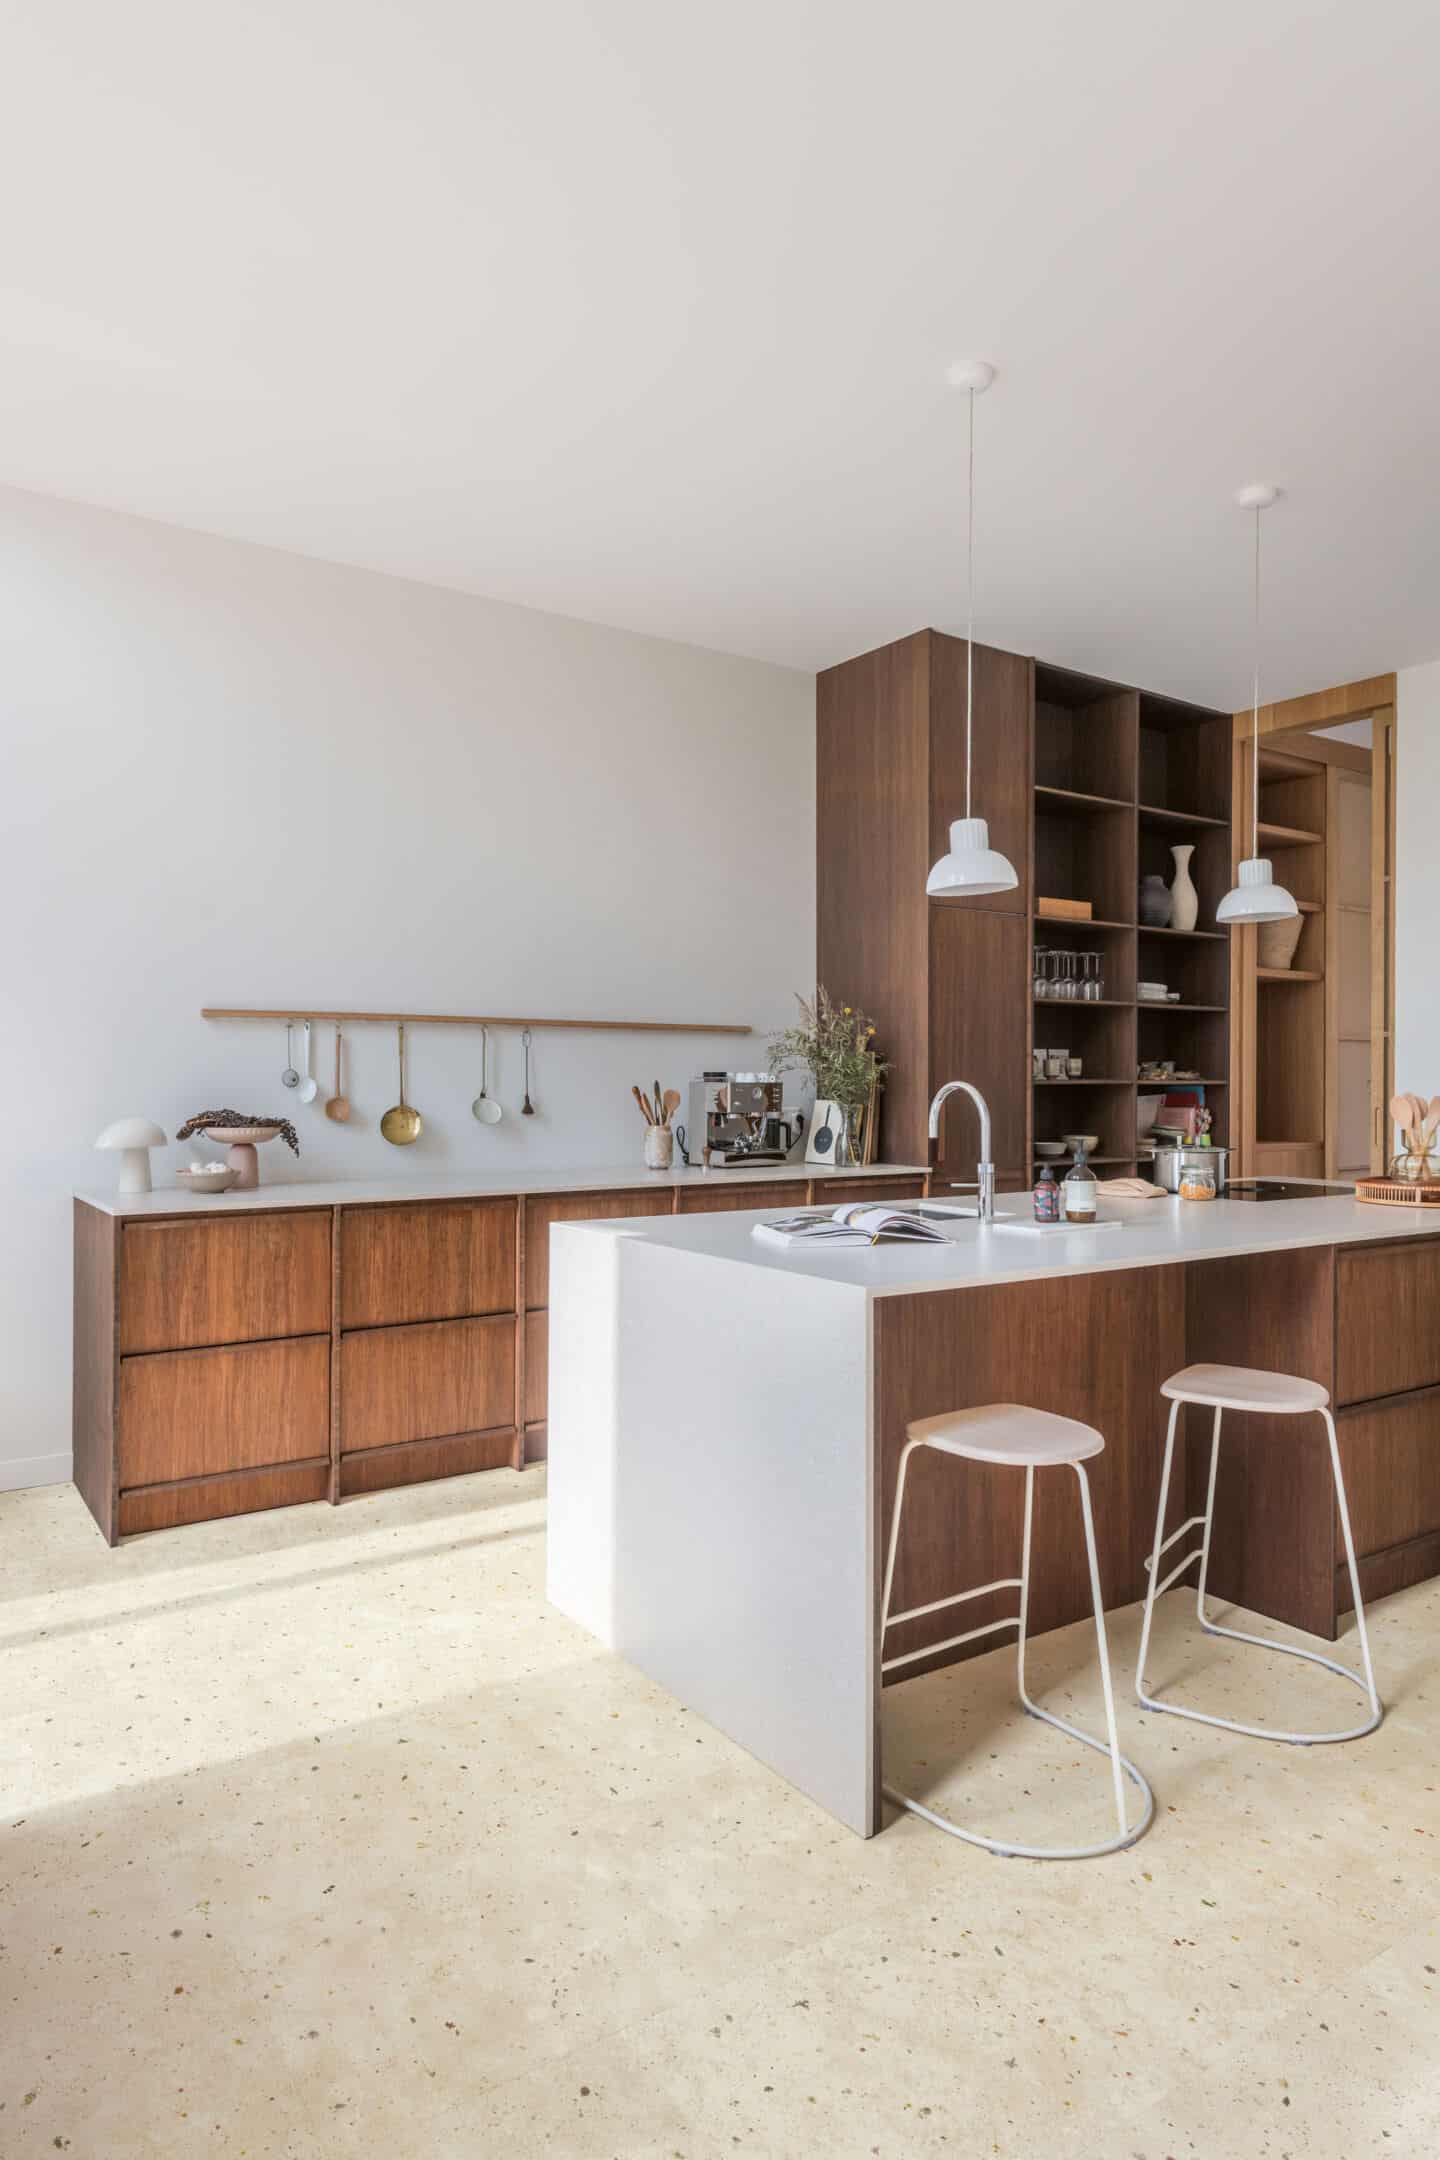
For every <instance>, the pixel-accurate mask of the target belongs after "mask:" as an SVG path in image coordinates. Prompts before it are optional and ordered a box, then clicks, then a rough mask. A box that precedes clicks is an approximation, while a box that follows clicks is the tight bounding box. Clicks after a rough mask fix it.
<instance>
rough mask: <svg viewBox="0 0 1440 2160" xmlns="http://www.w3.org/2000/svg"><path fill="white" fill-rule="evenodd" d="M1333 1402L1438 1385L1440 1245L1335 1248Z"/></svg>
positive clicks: (1408, 1244)
mask: <svg viewBox="0 0 1440 2160" xmlns="http://www.w3.org/2000/svg"><path fill="white" fill-rule="evenodd" d="M1335 1259H1336V1301H1335V1400H1336V1401H1337V1402H1341V1403H1347V1402H1368V1401H1369V1400H1370V1399H1371V1397H1372V1396H1376V1395H1398V1394H1400V1393H1401V1392H1402V1391H1403V1390H1405V1389H1407V1388H1422V1387H1434V1386H1436V1385H1437V1383H1440V1326H1437V1324H1436V1314H1437V1312H1440V1243H1432V1242H1431V1241H1430V1240H1429V1239H1428V1238H1427V1239H1426V1240H1425V1242H1424V1243H1423V1244H1419V1243H1416V1244H1411V1243H1409V1242H1407V1243H1405V1244H1403V1245H1384V1246H1372V1247H1370V1248H1369V1250H1368V1251H1365V1252H1344V1251H1341V1252H1338V1253H1337V1254H1336V1256H1335Z"/></svg>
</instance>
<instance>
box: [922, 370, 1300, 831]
mask: <svg viewBox="0 0 1440 2160" xmlns="http://www.w3.org/2000/svg"><path fill="white" fill-rule="evenodd" d="M1255 538H1256V545H1257V547H1258V545H1259V538H1260V533H1259V526H1258V524H1257V526H1256V533H1255ZM1257 575H1258V573H1257ZM965 584H966V605H967V609H968V612H967V614H966V618H965V815H966V817H967V818H968V817H969V815H970V765H971V757H972V744H973V740H974V733H975V728H974V714H975V392H974V390H973V389H972V390H971V392H970V457H969V467H968V472H967V477H966V484H965ZM1257 695H1258V692H1257Z"/></svg>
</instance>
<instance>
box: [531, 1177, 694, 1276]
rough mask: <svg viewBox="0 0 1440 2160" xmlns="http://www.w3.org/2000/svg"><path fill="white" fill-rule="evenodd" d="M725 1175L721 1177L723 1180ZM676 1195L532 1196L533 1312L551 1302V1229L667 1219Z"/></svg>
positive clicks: (601, 1194) (647, 1193) (657, 1193)
mask: <svg viewBox="0 0 1440 2160" xmlns="http://www.w3.org/2000/svg"><path fill="white" fill-rule="evenodd" d="M724 1174H725V1173H724V1172H723V1171H721V1172H720V1173H719V1175H720V1176H722V1177H723V1176H724ZM672 1206H673V1193H672V1192H671V1191H669V1190H667V1191H665V1192H646V1191H645V1190H644V1189H643V1188H642V1189H641V1190H640V1191H638V1192H587V1193H546V1194H544V1195H543V1196H542V1195H538V1194H537V1195H532V1196H530V1197H528V1198H527V1199H526V1201H525V1304H526V1307H527V1308H528V1309H531V1310H533V1309H534V1308H536V1307H537V1306H541V1305H548V1304H549V1302H550V1225H551V1224H552V1223H557V1222H613V1221H615V1220H617V1219H618V1218H619V1217H621V1216H625V1215H668V1214H670V1212H671V1209H672Z"/></svg>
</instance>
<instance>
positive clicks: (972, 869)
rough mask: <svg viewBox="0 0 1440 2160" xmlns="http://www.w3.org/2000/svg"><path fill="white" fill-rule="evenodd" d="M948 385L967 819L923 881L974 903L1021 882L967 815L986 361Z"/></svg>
mask: <svg viewBox="0 0 1440 2160" xmlns="http://www.w3.org/2000/svg"><path fill="white" fill-rule="evenodd" d="M948 380H949V382H950V383H951V385H952V387H953V388H955V389H956V390H964V391H966V392H967V393H968V394H969V399H970V460H969V473H968V486H967V489H966V520H965V547H966V588H967V599H968V620H967V623H966V629H965V815H964V817H963V818H956V819H955V821H954V823H953V824H952V825H951V827H950V852H949V854H948V855H942V856H941V857H940V860H939V862H937V863H936V865H935V867H934V869H933V870H932V871H931V872H930V875H929V877H928V878H926V880H925V891H926V894H927V895H928V897H929V898H930V899H932V900H945V899H955V900H976V899H978V898H979V897H980V895H981V894H982V893H995V892H1013V891H1014V889H1015V887H1016V886H1017V885H1018V884H1019V882H1020V880H1019V878H1017V877H1016V875H1015V868H1014V865H1013V864H1012V863H1011V862H1010V861H1009V860H1008V859H1007V858H1006V857H1005V856H1004V855H1002V854H1000V853H999V851H998V850H997V849H995V848H992V847H991V845H990V828H989V826H988V825H987V824H986V822H985V820H984V818H982V817H972V816H971V815H970V810H971V802H970V765H971V753H972V748H973V740H974V717H975V400H976V398H977V397H978V396H979V395H980V394H981V392H982V391H985V390H988V389H989V387H990V385H991V383H992V382H993V381H994V380H995V370H994V368H993V367H991V365H990V363H989V361H988V360H966V361H961V362H959V363H958V364H957V365H956V366H955V367H952V368H951V369H950V370H949V374H948Z"/></svg>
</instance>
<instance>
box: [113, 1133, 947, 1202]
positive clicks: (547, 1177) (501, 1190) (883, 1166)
mask: <svg viewBox="0 0 1440 2160" xmlns="http://www.w3.org/2000/svg"><path fill="white" fill-rule="evenodd" d="M281 1145H282V1143H281V1142H279V1141H273V1142H271V1143H269V1144H268V1151H269V1152H271V1153H273V1152H274V1151H275V1150H277V1149H279V1148H280V1147H281ZM216 1152H217V1154H218V1153H219V1149H218V1148H217V1150H216ZM265 1168H266V1158H265V1152H262V1154H261V1158H260V1183H259V1185H258V1186H257V1187H256V1188H255V1190H254V1191H253V1192H226V1193H193V1192H189V1191H186V1190H183V1189H182V1188H181V1187H180V1186H178V1185H174V1184H170V1185H163V1186H157V1187H156V1189H155V1190H154V1192H148V1193H121V1192H116V1191H114V1190H113V1188H112V1189H110V1190H108V1191H99V1192H97V1191H95V1190H93V1189H92V1190H87V1191H84V1192H77V1193H76V1194H75V1198H76V1199H77V1200H83V1201H84V1203H85V1205H86V1206H87V1207H93V1208H98V1209H99V1211H100V1213H101V1214H102V1215H114V1216H117V1217H120V1218H122V1219H123V1220H125V1221H129V1220H131V1219H132V1218H134V1219H138V1220H143V1219H144V1217H145V1216H147V1215H178V1214H185V1215H232V1214H237V1213H253V1212H254V1211H255V1210H256V1209H263V1210H265V1211H266V1212H270V1211H272V1210H274V1209H276V1208H317V1207H323V1208H335V1207H368V1206H372V1205H374V1204H375V1203H377V1202H384V1201H402V1202H403V1201H415V1200H489V1199H508V1198H511V1197H512V1196H515V1195H518V1194H522V1193H523V1194H532V1193H572V1192H624V1191H626V1190H633V1191H635V1192H674V1191H676V1190H682V1191H684V1190H691V1189H694V1188H696V1187H704V1186H718V1187H724V1186H729V1185H755V1186H765V1185H795V1184H801V1185H803V1184H805V1183H806V1182H807V1181H809V1180H811V1179H813V1180H814V1182H815V1185H816V1188H817V1190H818V1189H819V1188H820V1187H821V1186H823V1185H824V1184H826V1183H827V1182H833V1181H834V1180H836V1179H839V1180H843V1181H844V1182H846V1183H848V1182H849V1181H850V1180H851V1179H852V1178H884V1177H917V1178H918V1177H924V1176H925V1174H926V1172H925V1167H924V1165H923V1164H916V1163H866V1164H864V1165H863V1166H861V1165H855V1166H852V1167H850V1168H848V1169H842V1170H825V1169H821V1168H820V1167H819V1166H818V1165H816V1164H811V1163H804V1162H787V1163H765V1164H759V1165H757V1166H756V1167H755V1168H754V1169H750V1170H739V1169H735V1170H718V1169H717V1170H703V1169H698V1168H697V1169H691V1170H687V1169H685V1168H684V1167H683V1166H677V1167H676V1168H675V1169H674V1170H647V1169H645V1168H644V1166H643V1164H636V1163H625V1164H623V1165H621V1166H619V1167H617V1166H615V1165H614V1164H609V1165H606V1166H603V1167H602V1168H600V1169H564V1168H561V1169H553V1170H531V1171H517V1170H497V1171H493V1172H490V1173H488V1174H487V1173H486V1172H485V1171H483V1170H480V1171H476V1170H459V1171H451V1172H448V1173H446V1174H444V1175H442V1176H438V1177H436V1176H431V1177H408V1178H407V1177H393V1178H335V1179H330V1180H327V1181H325V1182H316V1183H308V1184H306V1183H301V1182H300V1181H299V1180H295V1181H294V1182H291V1183H287V1182H285V1181H284V1180H283V1179H277V1180H276V1181H275V1183H274V1184H269V1185H267V1184H266V1182H265ZM757 1204H758V1203H757Z"/></svg>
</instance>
